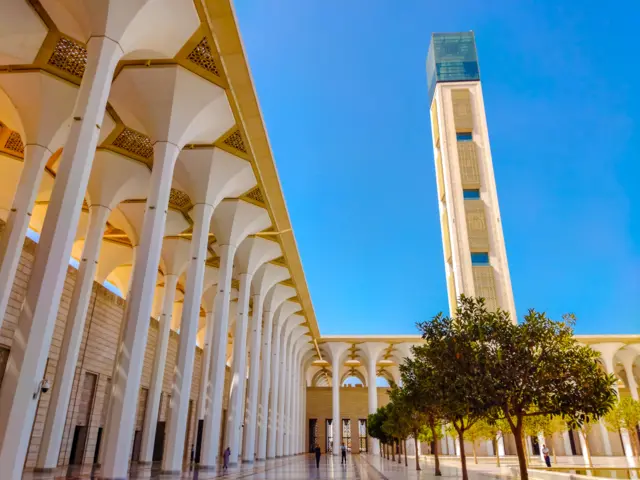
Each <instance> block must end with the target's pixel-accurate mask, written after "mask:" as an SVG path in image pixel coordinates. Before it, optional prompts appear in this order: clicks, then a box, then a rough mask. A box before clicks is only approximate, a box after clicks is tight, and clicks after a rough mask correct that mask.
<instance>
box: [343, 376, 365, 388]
mask: <svg viewBox="0 0 640 480" xmlns="http://www.w3.org/2000/svg"><path fill="white" fill-rule="evenodd" d="M356 385H359V386H364V382H363V381H362V380H360V379H359V378H358V377H356V376H355V375H351V376H349V377H347V378H345V379H344V381H343V382H342V386H343V387H353V386H356Z"/></svg>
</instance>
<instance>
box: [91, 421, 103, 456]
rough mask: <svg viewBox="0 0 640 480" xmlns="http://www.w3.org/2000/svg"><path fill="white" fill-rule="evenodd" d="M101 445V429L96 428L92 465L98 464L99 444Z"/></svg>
mask: <svg viewBox="0 0 640 480" xmlns="http://www.w3.org/2000/svg"><path fill="white" fill-rule="evenodd" d="M101 443H102V427H99V428H98V436H97V437H96V451H95V452H94V454H93V463H94V464H96V463H98V460H99V458H100V444H101Z"/></svg>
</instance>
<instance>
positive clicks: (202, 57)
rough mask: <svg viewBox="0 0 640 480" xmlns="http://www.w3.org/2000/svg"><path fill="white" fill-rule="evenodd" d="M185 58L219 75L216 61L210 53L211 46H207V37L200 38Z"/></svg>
mask: <svg viewBox="0 0 640 480" xmlns="http://www.w3.org/2000/svg"><path fill="white" fill-rule="evenodd" d="M187 59H188V60H189V61H191V62H193V63H195V64H196V65H198V66H199V67H201V68H204V69H205V70H206V71H207V72H209V73H213V74H214V75H216V76H218V77H219V76H220V70H219V69H218V66H217V65H216V61H215V59H214V58H213V54H212V53H211V47H209V41H208V40H207V37H204V38H203V39H202V40H200V43H198V45H196V48H194V49H193V50H192V51H191V53H190V54H189V56H187Z"/></svg>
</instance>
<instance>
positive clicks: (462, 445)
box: [458, 430, 469, 480]
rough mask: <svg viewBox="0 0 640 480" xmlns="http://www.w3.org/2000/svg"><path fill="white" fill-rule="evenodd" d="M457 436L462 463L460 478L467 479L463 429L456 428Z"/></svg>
mask: <svg viewBox="0 0 640 480" xmlns="http://www.w3.org/2000/svg"><path fill="white" fill-rule="evenodd" d="M458 438H459V439H460V440H459V441H460V464H461V465H462V480H469V474H468V473H467V456H466V455H465V453H464V430H458Z"/></svg>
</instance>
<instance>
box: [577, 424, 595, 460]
mask: <svg viewBox="0 0 640 480" xmlns="http://www.w3.org/2000/svg"><path fill="white" fill-rule="evenodd" d="M580 435H582V438H584V445H585V447H587V459H588V460H589V467H593V462H592V461H591V447H589V439H588V438H587V434H586V433H585V432H584V430H580Z"/></svg>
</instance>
